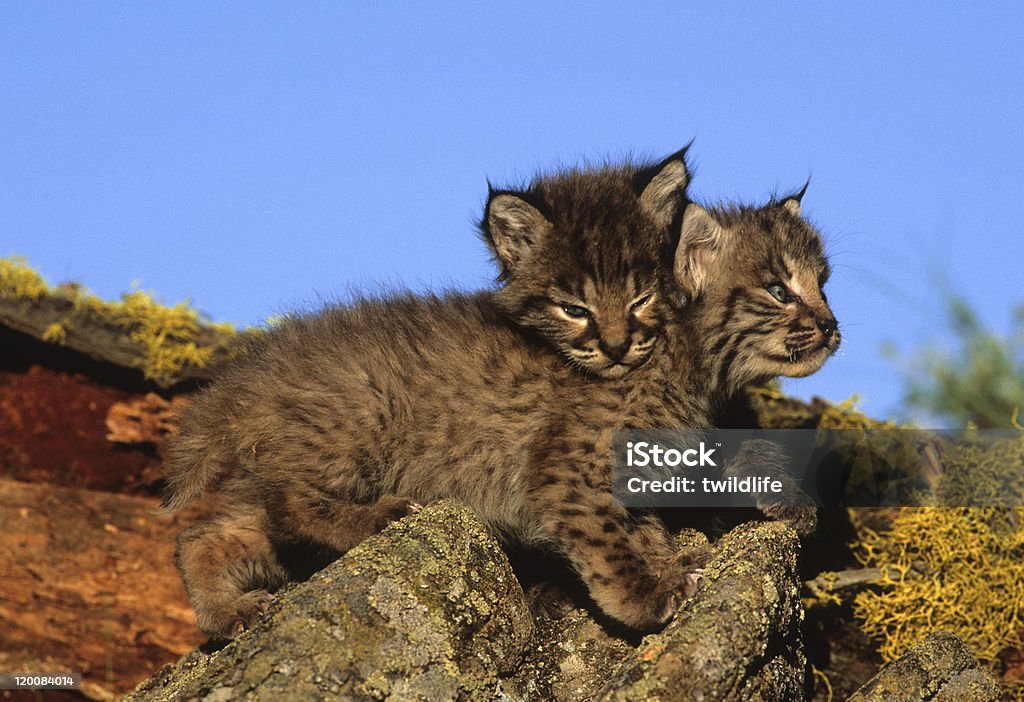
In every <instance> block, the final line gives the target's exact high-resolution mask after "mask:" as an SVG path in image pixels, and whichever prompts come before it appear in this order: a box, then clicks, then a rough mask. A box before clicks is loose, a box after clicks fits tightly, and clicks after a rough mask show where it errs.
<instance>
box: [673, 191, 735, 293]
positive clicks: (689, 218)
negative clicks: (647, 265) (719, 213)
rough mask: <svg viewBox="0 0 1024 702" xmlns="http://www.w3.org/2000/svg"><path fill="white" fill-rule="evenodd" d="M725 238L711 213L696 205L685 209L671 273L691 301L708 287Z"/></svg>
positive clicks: (692, 203)
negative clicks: (712, 269)
mask: <svg viewBox="0 0 1024 702" xmlns="http://www.w3.org/2000/svg"><path fill="white" fill-rule="evenodd" d="M724 237H725V232H724V230H723V229H722V226H721V225H720V224H719V223H718V222H717V221H716V220H715V218H714V217H713V216H712V215H711V213H710V212H708V211H707V210H705V209H704V208H703V207H701V206H700V205H698V204H697V203H695V202H691V203H690V204H689V205H687V206H686V210H685V211H684V212H683V224H682V229H681V232H680V234H679V245H678V246H677V247H676V255H675V261H674V263H673V274H674V275H675V279H676V282H677V283H678V284H679V285H680V286H681V287H682V288H683V289H684V290H685V291H686V292H687V293H688V295H689V296H690V298H691V299H693V298H694V297H697V296H698V295H699V294H700V293H701V291H702V290H703V289H704V287H705V285H707V281H708V278H709V276H710V272H711V268H712V266H713V264H714V262H715V259H716V258H717V257H718V255H719V253H720V250H721V247H722V241H723V239H724Z"/></svg>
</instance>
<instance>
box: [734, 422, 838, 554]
mask: <svg viewBox="0 0 1024 702" xmlns="http://www.w3.org/2000/svg"><path fill="white" fill-rule="evenodd" d="M788 463H789V461H788V459H787V458H786V454H785V453H784V452H783V450H782V448H780V447H779V445H778V444H775V443H772V442H771V441H765V440H764V439H749V440H747V441H744V442H743V443H742V444H741V445H740V448H739V451H737V452H736V455H735V456H734V457H733V458H732V460H731V461H730V462H729V465H727V466H726V468H725V476H726V477H730V476H736V477H737V478H745V477H748V476H750V477H768V478H771V479H772V480H776V481H778V482H780V483H781V484H782V492H781V493H780V494H779V495H777V496H772V497H769V496H767V495H762V494H760V493H759V494H758V495H756V496H755V498H754V500H755V504H756V505H757V508H758V509H759V510H761V512H763V513H764V514H765V515H766V516H768V517H771V518H772V519H777V520H778V521H780V522H784V523H786V524H788V525H789V526H791V527H792V528H793V529H795V530H796V532H797V533H798V534H801V535H804V536H806V535H807V534H811V533H813V532H814V529H815V527H817V525H818V510H817V507H815V505H814V501H813V500H812V499H811V498H810V496H809V495H808V494H807V493H805V492H804V491H803V490H801V489H800V486H799V485H798V484H797V482H796V480H794V479H793V476H792V475H790V474H789V471H787V470H786V465H787V464H788Z"/></svg>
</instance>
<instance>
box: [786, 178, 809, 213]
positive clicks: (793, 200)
mask: <svg viewBox="0 0 1024 702" xmlns="http://www.w3.org/2000/svg"><path fill="white" fill-rule="evenodd" d="M810 184H811V177H810V176H807V182H805V183H804V187H802V188H800V190H798V191H797V192H795V193H793V194H792V195H787V196H786V197H784V198H782V201H781V202H780V204H781V205H782V206H783V207H785V208H786V209H787V210H789V211H790V213H792V214H793V215H795V216H797V217H799V216H800V201H801V200H803V199H804V195H805V194H806V193H807V188H808V187H809V186H810Z"/></svg>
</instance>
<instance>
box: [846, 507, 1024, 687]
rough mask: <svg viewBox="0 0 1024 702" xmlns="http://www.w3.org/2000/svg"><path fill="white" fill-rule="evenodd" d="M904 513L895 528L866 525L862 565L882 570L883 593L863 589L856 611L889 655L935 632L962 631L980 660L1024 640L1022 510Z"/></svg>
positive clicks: (988, 661)
mask: <svg viewBox="0 0 1024 702" xmlns="http://www.w3.org/2000/svg"><path fill="white" fill-rule="evenodd" d="M1014 513H1015V514H1014V515H1013V518H1012V519H1007V517H1008V516H1010V515H1008V513H1007V511H1006V510H1003V509H995V508H950V507H924V508H905V509H902V510H900V511H899V512H898V513H897V514H896V516H895V517H894V519H893V521H892V526H891V528H890V529H888V530H886V531H885V532H884V533H878V532H875V531H873V530H871V529H867V528H864V529H862V531H861V534H860V542H859V543H858V544H857V546H858V548H859V552H860V557H861V560H862V562H863V563H864V565H866V566H870V567H877V568H881V569H882V573H883V575H882V578H881V580H880V585H882V587H881V588H880V589H878V590H868V591H864V592H861V593H860V594H858V595H857V597H856V598H855V600H854V615H855V616H856V617H857V618H858V619H859V620H860V621H861V625H862V628H863V630H864V631H865V632H866V633H867V634H869V635H870V636H872V637H874V638H876V639H877V640H878V641H879V653H881V655H882V656H883V657H884V658H885V659H886V660H893V659H895V658H898V657H899V656H900V655H902V654H903V653H904V652H906V650H907V649H908V648H910V646H912V645H913V644H915V643H917V642H918V641H920V640H921V639H922V638H924V636H925V635H926V634H928V633H930V632H933V631H940V630H941V631H950V632H953V633H954V634H956V635H957V636H959V637H960V638H961V639H962V640H963V641H964V642H965V643H966V644H967V645H968V647H970V649H971V650H972V651H973V652H974V654H975V655H976V656H977V657H978V660H979V661H981V663H982V664H984V665H986V666H988V667H991V668H993V669H994V668H996V667H997V665H998V661H999V655H1000V653H1002V652H1004V651H1006V650H1009V649H1013V648H1017V647H1020V646H1021V645H1022V644H1024V639H1022V633H1024V541H1022V531H1021V530H1022V528H1024V527H1022V526H1021V524H1022V520H1024V509H1017V510H1014Z"/></svg>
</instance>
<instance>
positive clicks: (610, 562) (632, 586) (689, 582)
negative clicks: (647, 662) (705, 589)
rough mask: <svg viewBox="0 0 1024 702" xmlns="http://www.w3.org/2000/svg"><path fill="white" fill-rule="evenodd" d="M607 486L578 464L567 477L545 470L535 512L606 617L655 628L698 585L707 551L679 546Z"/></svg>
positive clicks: (536, 492)
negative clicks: (591, 484) (587, 483)
mask: <svg viewBox="0 0 1024 702" xmlns="http://www.w3.org/2000/svg"><path fill="white" fill-rule="evenodd" d="M590 469H591V471H592V472H593V473H594V474H597V471H596V466H590ZM606 487H607V489H602V488H597V489H595V488H584V487H583V486H582V482H581V480H580V478H579V476H578V469H577V470H576V471H573V473H572V474H569V476H568V479H567V480H566V481H563V480H561V479H559V477H558V473H557V471H553V470H549V471H544V472H542V473H541V474H540V475H538V480H537V483H536V484H535V485H534V486H533V489H532V491H531V492H532V494H531V497H532V498H533V506H534V509H535V510H536V517H537V518H538V520H539V523H540V525H541V528H542V530H543V531H544V532H545V533H546V534H547V535H548V538H549V539H550V540H551V541H552V542H553V543H554V544H555V546H556V548H557V549H558V550H559V551H560V552H561V553H562V554H563V555H564V556H565V557H566V558H568V560H569V561H570V563H572V565H573V567H574V568H575V569H576V571H577V572H578V573H579V575H580V577H581V579H582V580H583V582H584V584H585V585H586V586H587V589H588V590H589V592H590V596H591V597H592V598H593V599H594V601H595V602H596V603H597V605H598V606H599V607H600V608H601V609H602V610H603V611H604V612H605V613H606V614H608V615H609V616H611V617H613V618H615V619H617V620H619V621H621V622H622V623H624V624H626V625H627V626H630V627H632V628H634V629H639V630H641V631H652V630H655V629H658V628H660V627H661V626H662V625H664V624H665V623H666V622H667V621H668V620H669V619H670V618H671V616H672V614H673V613H674V612H675V610H676V609H677V608H678V607H679V605H680V603H681V602H682V601H683V600H684V599H686V598H687V597H689V596H690V595H692V594H693V593H694V591H695V590H696V587H697V581H698V579H699V569H700V568H701V566H703V565H704V563H705V562H706V561H707V557H708V554H707V551H706V550H705V549H688V550H685V551H679V550H678V549H676V548H675V546H674V545H673V543H672V540H671V537H670V536H669V534H668V533H667V531H666V530H665V527H664V525H663V524H662V523H661V521H660V520H659V519H657V517H655V516H653V515H647V514H644V515H640V516H639V517H638V516H636V515H633V514H630V513H629V512H628V511H627V510H626V509H625V508H623V507H622V506H621V505H619V504H618V503H617V502H615V500H614V499H613V498H612V495H611V489H610V485H608V486H606Z"/></svg>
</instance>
